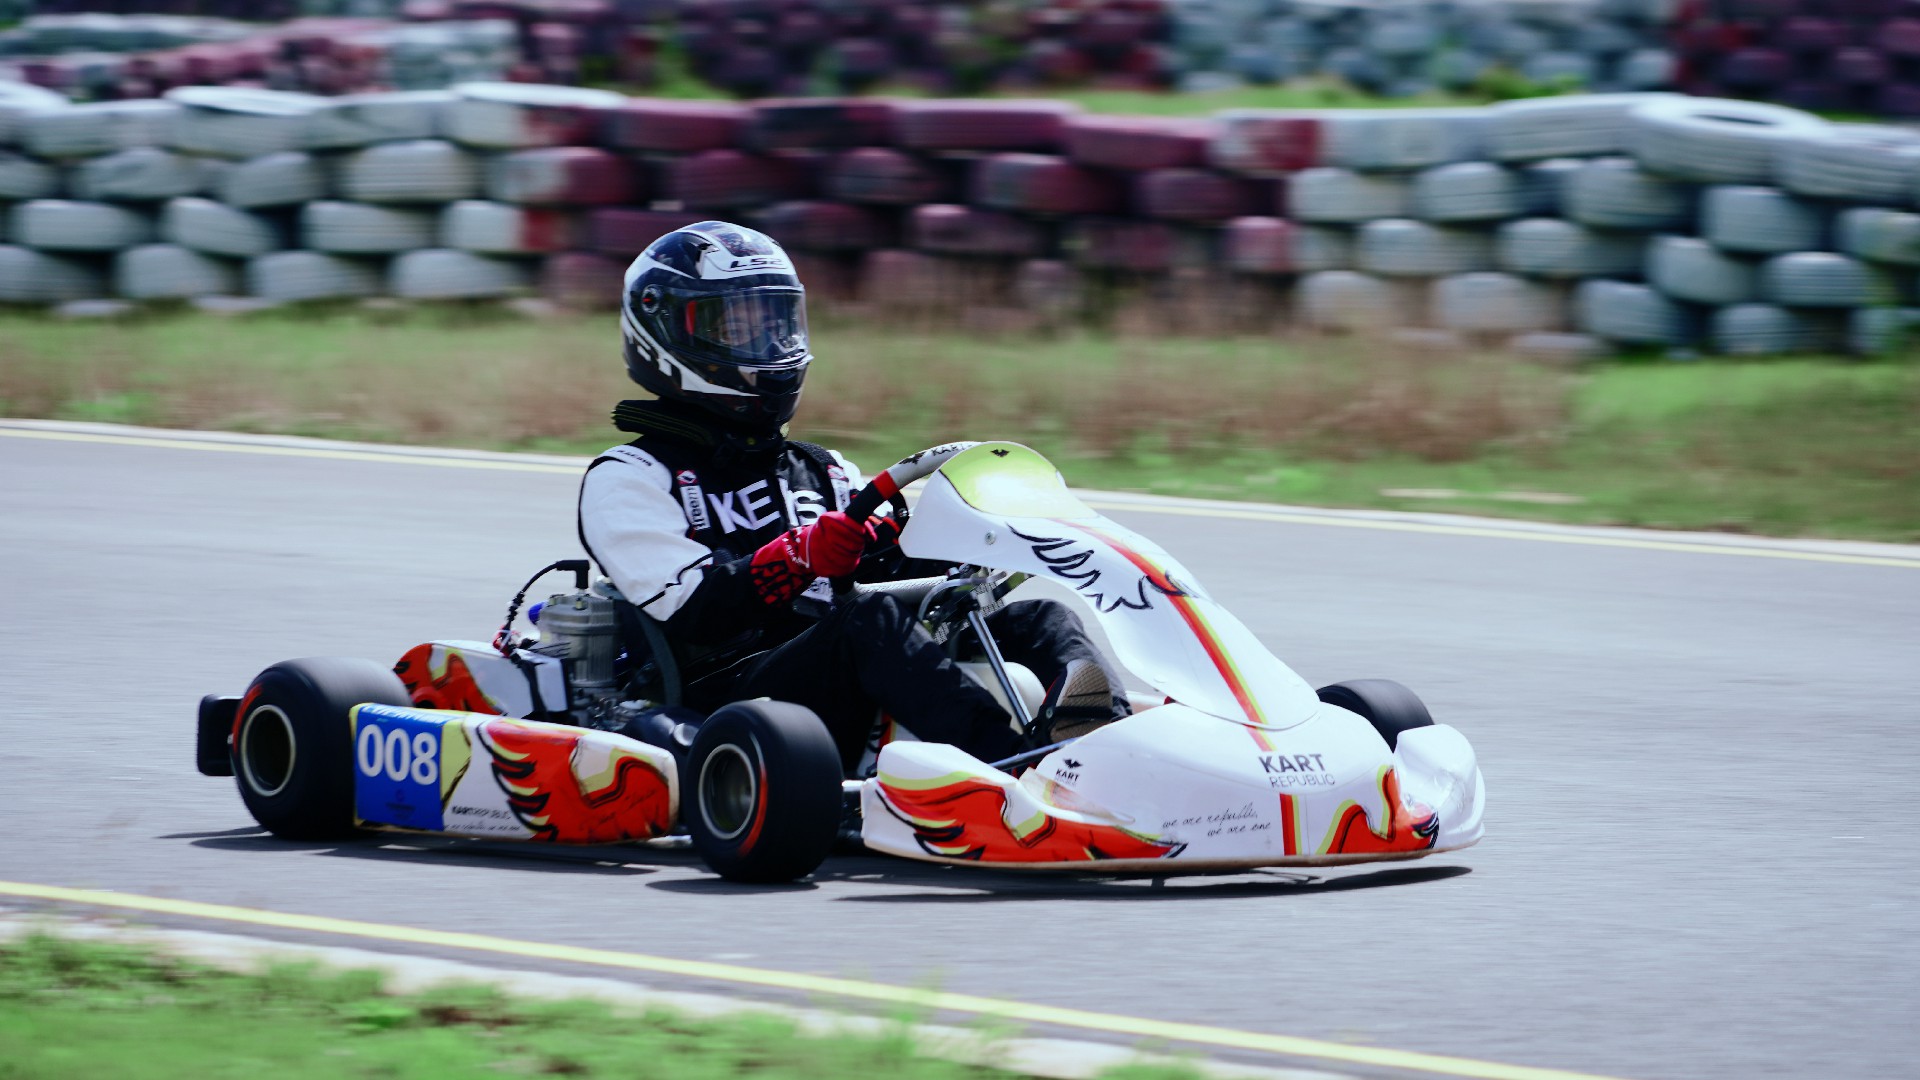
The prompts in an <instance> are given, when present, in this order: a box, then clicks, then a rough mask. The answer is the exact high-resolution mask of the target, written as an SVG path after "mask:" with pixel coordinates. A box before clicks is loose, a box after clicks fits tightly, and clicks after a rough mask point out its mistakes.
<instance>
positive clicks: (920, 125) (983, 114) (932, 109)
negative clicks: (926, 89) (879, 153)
mask: <svg viewBox="0 0 1920 1080" xmlns="http://www.w3.org/2000/svg"><path fill="white" fill-rule="evenodd" d="M1077 111H1078V110H1076V109H1075V108H1074V106H1072V105H1069V104H1066V103H1064V102H1058V101H968V100H965V99H958V100H952V101H912V102H902V103H901V105H900V111H899V113H898V116H897V124H898V137H899V141H900V145H901V146H906V147H911V148H913V149H916V150H1054V149H1057V148H1058V147H1059V146H1060V144H1061V140H1062V138H1063V136H1064V135H1065V132H1066V124H1067V120H1068V119H1069V118H1070V117H1072V116H1073V115H1074V114H1075V113H1076V112H1077Z"/></svg>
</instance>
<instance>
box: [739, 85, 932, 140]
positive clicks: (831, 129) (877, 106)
mask: <svg viewBox="0 0 1920 1080" xmlns="http://www.w3.org/2000/svg"><path fill="white" fill-rule="evenodd" d="M894 112H895V105H894V103H893V102H891V101H883V100H879V99H874V98H848V99H845V100H832V99H824V98H799V99H791V100H773V101H761V102H756V103H755V104H754V105H753V106H752V107H751V109H750V111H749V113H748V116H747V121H746V124H745V128H744V130H743V131H742V133H741V145H742V146H745V147H747V148H748V149H751V150H761V151H766V150H840V149H848V148H852V147H859V146H886V145H888V144H890V143H892V142H893V117H894Z"/></svg>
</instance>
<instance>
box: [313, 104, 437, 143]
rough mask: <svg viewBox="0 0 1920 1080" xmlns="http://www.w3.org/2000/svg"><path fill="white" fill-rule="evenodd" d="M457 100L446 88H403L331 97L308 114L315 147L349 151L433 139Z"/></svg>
mask: <svg viewBox="0 0 1920 1080" xmlns="http://www.w3.org/2000/svg"><path fill="white" fill-rule="evenodd" d="M455 100H456V98H455V97H454V95H453V94H452V93H450V92H448V91H445V90H400V91H395V92H392V93H384V94H347V95H345V96H343V97H337V98H328V99H327V101H326V104H324V105H322V106H320V107H319V108H317V109H315V110H314V111H313V113H312V114H311V115H309V116H308V117H307V134H306V145H307V148H308V149H311V150H349V149H353V148H355V147H360V146H370V145H372V144H374V143H383V142H398V141H401V140H405V139H431V138H434V137H435V136H437V135H439V134H440V131H441V127H442V125H443V120H442V117H443V116H444V114H445V113H446V111H447V110H448V109H449V108H450V107H451V106H452V105H453V102H454V101H455Z"/></svg>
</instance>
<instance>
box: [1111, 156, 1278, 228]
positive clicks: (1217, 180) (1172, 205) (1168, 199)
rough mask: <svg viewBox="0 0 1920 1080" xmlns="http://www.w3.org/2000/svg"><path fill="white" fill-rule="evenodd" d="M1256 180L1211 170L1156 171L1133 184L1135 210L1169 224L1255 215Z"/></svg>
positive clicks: (1143, 175) (1141, 176)
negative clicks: (1171, 222)
mask: <svg viewBox="0 0 1920 1080" xmlns="http://www.w3.org/2000/svg"><path fill="white" fill-rule="evenodd" d="M1261 194H1262V192H1261V191H1260V188H1259V186H1258V182H1257V181H1251V180H1246V179H1242V178H1240V177H1235V176H1227V175H1225V174H1223V173H1217V172H1213V171H1211V170H1208V169H1154V170H1153V171H1151V172H1145V173H1141V174H1140V175H1139V176H1137V177H1135V178H1134V181H1133V211H1134V213H1136V214H1138V215H1140V216H1141V217H1149V218H1160V219H1163V220H1166V221H1195V222H1218V221H1225V220H1227V219H1228V218H1237V217H1242V216H1244V215H1247V214H1252V213H1256V212H1257V211H1258V210H1259V209H1260V204H1261V203H1262V202H1263V201H1264V200H1262V199H1261V198H1260V196H1261Z"/></svg>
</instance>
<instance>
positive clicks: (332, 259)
mask: <svg viewBox="0 0 1920 1080" xmlns="http://www.w3.org/2000/svg"><path fill="white" fill-rule="evenodd" d="M384 282H385V278H384V275H383V274H382V272H381V268H380V266H379V264H378V263H376V262H372V261H369V260H364V259H344V258H341V257H340V256H338V255H325V254H322V253H320V252H318V251H277V252H274V253H273V254H271V255H262V256H260V257H259V258H257V259H252V260H250V261H248V263H247V292H248V294H249V295H252V296H258V297H261V298H263V299H267V300H278V301H283V302H286V303H297V302H300V301H305V300H342V299H347V298H351V297H360V296H374V295H377V294H378V293H379V292H380V290H381V287H382V285H383V284H384Z"/></svg>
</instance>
